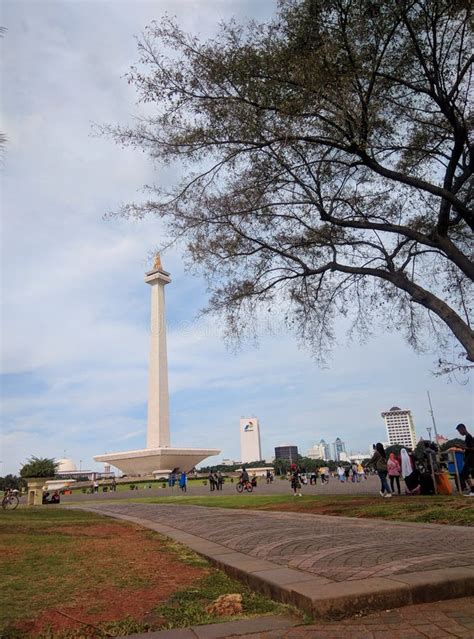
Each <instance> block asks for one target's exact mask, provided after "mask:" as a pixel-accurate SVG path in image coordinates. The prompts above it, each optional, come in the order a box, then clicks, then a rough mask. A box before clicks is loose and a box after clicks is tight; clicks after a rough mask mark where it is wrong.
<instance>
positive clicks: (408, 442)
mask: <svg viewBox="0 0 474 639" xmlns="http://www.w3.org/2000/svg"><path fill="white" fill-rule="evenodd" d="M382 417H383V418H384V421H385V428H386V429H387V439H388V444H389V446H393V444H400V445H401V446H408V448H415V447H416V433H415V424H414V423H413V417H412V415H411V411H409V410H402V409H401V408H398V406H393V407H392V408H391V409H390V410H389V411H387V412H384V413H382Z"/></svg>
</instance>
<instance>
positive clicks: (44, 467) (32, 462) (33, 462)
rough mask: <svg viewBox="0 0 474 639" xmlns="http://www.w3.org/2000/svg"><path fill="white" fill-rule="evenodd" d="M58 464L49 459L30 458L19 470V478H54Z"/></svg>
mask: <svg viewBox="0 0 474 639" xmlns="http://www.w3.org/2000/svg"><path fill="white" fill-rule="evenodd" d="M57 468H58V463H57V462H55V461H54V459H50V458H49V457H35V456H34V455H33V457H30V459H29V460H28V461H27V462H26V464H24V465H23V466H22V467H21V469H20V476H21V477H23V478H25V479H26V478H33V477H54V475H55V474H56V470H57Z"/></svg>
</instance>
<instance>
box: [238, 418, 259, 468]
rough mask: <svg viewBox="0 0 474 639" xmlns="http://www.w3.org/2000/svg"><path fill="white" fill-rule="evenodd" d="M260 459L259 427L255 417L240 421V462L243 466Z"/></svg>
mask: <svg viewBox="0 0 474 639" xmlns="http://www.w3.org/2000/svg"><path fill="white" fill-rule="evenodd" d="M260 459H262V446H261V444H260V426H259V424H258V419H256V418H255V417H251V418H250V419H248V418H242V419H241V420H240V460H241V462H242V463H243V464H247V463H248V462H253V461H259V460H260Z"/></svg>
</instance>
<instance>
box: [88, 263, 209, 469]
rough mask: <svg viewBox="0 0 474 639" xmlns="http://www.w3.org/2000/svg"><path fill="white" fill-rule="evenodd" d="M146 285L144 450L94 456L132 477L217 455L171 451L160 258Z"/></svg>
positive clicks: (188, 466) (184, 466)
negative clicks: (148, 288)
mask: <svg viewBox="0 0 474 639" xmlns="http://www.w3.org/2000/svg"><path fill="white" fill-rule="evenodd" d="M145 282H146V283H147V284H149V285H150V286H151V320H150V332H151V339H150V364H149V377H148V421H147V439H146V448H144V449H142V450H131V451H126V452H123V453H107V454H105V455H96V456H95V457H94V460H95V461H97V462H104V463H106V464H111V465H112V466H115V467H116V468H118V469H119V470H121V471H122V472H123V473H125V474H127V475H132V476H137V475H153V474H154V475H156V474H164V473H167V472H171V471H173V470H175V471H176V470H185V471H188V470H190V469H191V468H193V467H194V466H196V465H197V464H199V462H201V461H202V460H203V459H205V458H206V457H211V456H212V455H218V454H219V453H220V450H218V449H215V448H173V447H172V446H171V444H170V425H169V395H168V355H167V348H166V313H165V286H166V284H169V283H170V282H171V277H170V274H169V273H167V272H166V271H165V270H164V269H163V266H162V264H161V259H160V256H159V255H158V256H157V258H156V259H155V263H154V265H153V269H152V270H151V271H149V272H148V273H146V275H145Z"/></svg>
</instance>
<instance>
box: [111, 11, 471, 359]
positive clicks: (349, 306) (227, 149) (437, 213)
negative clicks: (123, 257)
mask: <svg viewBox="0 0 474 639" xmlns="http://www.w3.org/2000/svg"><path fill="white" fill-rule="evenodd" d="M469 21H470V3H468V2H467V1H462V0H387V1H386V2H378V1H376V0H282V1H281V2H280V3H279V9H278V12H277V14H276V16H275V17H274V18H273V19H272V20H271V21H269V22H266V23H257V22H252V23H250V24H249V25H247V26H246V27H245V26H242V25H240V24H238V23H237V22H236V21H231V22H229V23H226V24H222V25H221V26H220V28H219V31H218V33H217V35H216V36H215V37H214V38H213V39H210V40H208V41H201V40H200V39H199V38H198V37H196V36H193V35H189V34H186V33H184V32H183V31H182V30H181V29H180V28H179V26H178V25H177V24H176V22H175V21H173V20H172V19H169V18H165V19H163V20H162V21H161V22H159V23H152V24H151V25H150V26H149V27H148V28H147V29H146V30H145V32H144V34H143V36H142V38H141V39H140V40H139V52H140V59H139V63H138V64H137V65H136V66H135V67H132V69H131V70H130V73H129V75H128V81H129V82H130V83H131V84H132V85H134V86H135V87H136V90H137V92H138V96H139V101H141V102H143V103H146V104H147V108H146V113H147V114H148V115H144V116H143V117H140V118H138V120H137V121H136V122H137V123H136V124H134V125H133V126H131V127H128V126H120V125H119V126H110V127H105V131H106V132H108V133H110V134H111V135H113V136H114V138H115V139H116V140H117V141H118V142H119V143H121V144H124V145H132V146H135V147H137V148H139V149H141V150H143V151H145V152H146V153H148V154H149V155H150V157H151V158H152V159H153V161H154V162H157V163H158V164H160V163H161V164H164V165H165V164H170V163H171V164H172V165H173V166H175V167H176V168H177V174H178V175H179V176H181V177H180V178H179V179H177V181H176V184H174V185H170V186H167V187H166V188H160V187H158V186H152V187H148V189H149V198H148V200H147V201H146V202H145V203H141V204H129V205H126V206H124V207H123V209H122V210H121V213H122V214H125V215H135V216H143V215H145V214H147V213H153V214H158V215H160V216H163V217H164V218H165V219H166V220H167V221H168V228H169V231H170V234H171V237H172V239H173V240H180V241H184V243H185V245H186V252H187V255H188V257H189V258H190V261H191V263H192V264H193V265H196V266H198V268H200V269H201V270H202V272H203V273H205V274H206V276H207V277H208V279H209V283H210V288H211V296H210V300H209V304H208V310H209V311H211V312H218V313H220V314H221V315H222V316H224V317H225V319H226V320H227V322H226V326H227V327H228V333H229V335H237V336H238V335H239V334H241V332H242V331H245V330H246V329H248V328H250V327H251V321H252V318H255V313H258V312H259V311H260V310H265V311H273V310H274V309H275V308H281V307H282V306H283V307H284V308H285V309H286V310H285V318H286V320H287V322H288V324H290V325H291V326H292V328H293V329H294V330H295V331H296V332H297V333H298V334H299V336H300V337H301V338H302V339H303V340H304V341H305V342H306V343H307V344H308V345H309V346H310V347H311V348H312V349H313V351H314V353H315V354H316V355H319V356H322V355H324V353H325V352H326V351H327V349H328V347H329V346H330V344H331V342H332V340H333V338H334V330H335V329H334V320H335V319H336V318H337V317H340V316H347V317H348V319H349V320H350V324H349V325H350V327H351V330H352V329H357V330H358V331H359V332H360V334H361V335H362V336H364V335H367V334H370V332H371V330H372V327H373V326H374V324H375V323H376V322H378V323H379V324H380V325H381V327H382V328H383V329H395V330H401V331H403V333H404V334H405V336H406V338H407V340H408V341H409V343H410V344H411V345H412V346H413V347H414V348H416V349H418V348H423V347H425V346H426V345H428V346H429V347H431V348H433V350H435V349H438V348H440V349H441V350H440V351H439V352H442V348H443V346H444V347H446V344H447V343H448V342H449V341H450V340H451V342H452V341H453V340H452V339H451V338H452V337H453V336H454V338H455V340H454V342H455V344H457V346H458V347H459V351H460V352H461V353H462V354H463V357H465V358H467V360H468V361H469V362H472V361H474V335H473V331H472V329H471V320H470V315H471V313H472V308H471V306H472V280H473V277H474V265H473V262H472V252H471V250H472V230H473V226H474V216H473V208H472V202H473V199H474V198H473V191H474V189H473V180H472V169H473V165H474V159H473V150H474V146H473V145H474V142H473V138H472V125H473V113H472V104H470V103H469V91H470V87H471V80H472V61H473V58H472V45H473V39H472V33H471V31H470V29H469V25H470V22H469ZM425 335H429V338H428V344H426V342H424V341H423V336H425Z"/></svg>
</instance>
